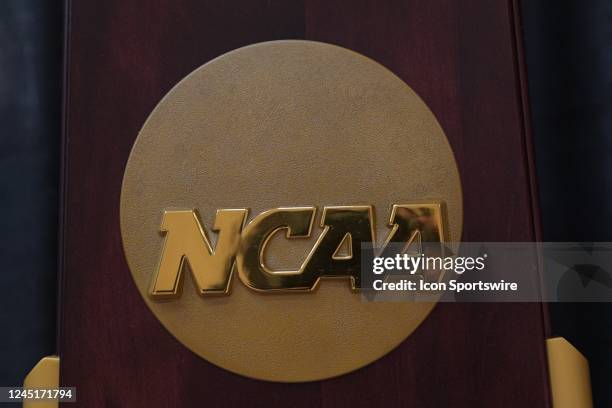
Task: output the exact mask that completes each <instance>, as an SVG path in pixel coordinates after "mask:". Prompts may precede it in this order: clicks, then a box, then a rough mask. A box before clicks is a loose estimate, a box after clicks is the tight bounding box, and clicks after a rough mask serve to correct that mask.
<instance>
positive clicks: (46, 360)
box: [23, 356, 60, 408]
mask: <svg viewBox="0 0 612 408" xmlns="http://www.w3.org/2000/svg"><path fill="white" fill-rule="evenodd" d="M59 372H60V359H59V357H58V356H48V357H43V358H42V359H41V360H40V361H39V362H38V363H37V364H36V365H35V366H34V368H32V370H31V371H30V372H29V373H28V375H26V378H25V379H24V380H23V388H58V387H59ZM58 406H59V403H58V402H57V401H44V402H42V401H41V402H33V401H24V402H23V408H57V407H58Z"/></svg>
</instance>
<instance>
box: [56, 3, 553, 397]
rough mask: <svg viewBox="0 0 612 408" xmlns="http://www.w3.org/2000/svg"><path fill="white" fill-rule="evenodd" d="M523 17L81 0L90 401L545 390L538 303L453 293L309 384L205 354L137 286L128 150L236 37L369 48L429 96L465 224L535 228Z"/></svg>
mask: <svg viewBox="0 0 612 408" xmlns="http://www.w3.org/2000/svg"><path fill="white" fill-rule="evenodd" d="M518 28H520V25H519V22H518V10H517V8H516V5H515V4H514V2H508V1H501V0H500V1H490V0H479V1H470V2H467V1H416V0H405V1H376V0H370V1H362V0H353V1H344V2H343V1H325V0H304V1H294V0H291V1H289V0H261V1H260V0H255V1H246V0H244V1H238V0H236V1H210V0H205V1H196V0H172V1H171V0H166V1H163V0H157V1H152V2H151V1H149V2H144V1H142V2H137V1H132V2H126V1H122V0H107V1H104V2H96V1H92V0H80V1H73V2H70V3H69V4H68V5H67V39H66V52H67V64H66V92H65V94H66V95H65V104H66V106H65V134H64V187H63V188H64V198H63V208H64V210H63V239H62V263H61V264H62V282H61V300H62V312H61V316H60V324H61V334H60V353H61V361H62V372H61V376H62V379H61V382H62V384H63V385H66V386H76V387H77V388H78V400H79V403H78V404H77V405H81V406H86V407H97V406H110V407H114V406H117V407H119V406H121V407H124V406H125V407H141V406H142V407H154V406H161V407H166V406H180V407H186V406H261V407H271V406H283V407H284V406H292V407H301V406H303V407H313V406H315V407H316V406H329V407H336V406H351V407H359V406H375V405H380V406H405V407H446V406H452V407H479V406H482V407H491V406H496V407H544V406H549V404H550V403H549V392H548V383H547V372H546V354H545V344H544V338H545V337H546V335H547V329H546V327H547V322H546V313H545V310H544V309H543V306H542V305H540V304H535V303H532V304H440V305H438V306H437V307H436V309H435V310H434V312H433V313H432V314H431V316H430V317H429V318H428V319H427V320H426V321H425V322H424V323H423V324H422V326H421V327H420V328H419V329H417V331H416V332H415V333H414V334H413V335H412V336H411V337H410V338H408V339H407V340H406V341H405V342H404V343H403V344H402V345H401V346H400V347H398V348H397V349H396V350H395V351H393V352H392V353H390V354H389V355H387V356H386V357H384V358H382V359H380V360H379V361H377V362H375V363H373V364H371V365H370V366H368V367H366V368H364V369H361V370H358V371H356V372H353V373H351V374H348V375H345V376H342V377H339V378H335V379H331V380H327V381H321V382H312V383H305V384H277V383H268V382H263V381H256V380H251V379H247V378H243V377H241V376H238V375H235V374H231V373H229V372H226V371H224V370H222V369H220V368H217V367H215V366H213V365H211V364H209V363H207V362H206V361H204V360H202V359H200V358H198V357H197V356H195V355H194V354H193V353H191V352H190V351H189V350H187V349H186V348H185V347H183V346H182V345H181V344H179V343H178V342H177V341H176V340H175V339H174V338H173V337H172V336H171V335H170V334H169V333H168V332H167V331H166V330H165V329H164V328H163V327H162V325H161V324H160V323H159V322H158V321H157V320H156V319H155V317H154V316H153V314H152V313H150V312H149V310H148V309H147V307H146V306H145V304H144V302H143V300H142V299H141V298H140V295H139V294H138V291H137V290H136V287H135V285H134V282H133V281H132V278H131V276H130V273H129V271H128V268H127V265H126V262H125V259H124V255H123V249H122V245H121V237H120V232H119V193H120V188H121V180H122V176H123V171H124V166H125V164H126V161H127V158H128V154H129V152H130V148H131V146H132V143H133V141H134V139H135V137H136V135H137V133H138V131H139V129H140V127H141V126H142V125H143V123H144V121H145V119H146V118H147V116H148V114H149V113H150V112H151V110H152V109H153V108H154V107H155V105H156V104H157V103H158V102H159V100H160V98H161V97H162V96H163V95H164V94H165V93H166V92H167V91H168V90H169V89H170V88H171V87H172V86H173V85H174V84H175V83H176V82H177V81H179V80H180V79H181V78H183V77H184V76H185V75H186V74H188V73H189V72H191V71H192V70H193V69H195V68H196V67H198V66H200V65H202V64H203V63H205V62H207V61H209V60H211V59H212V58H214V57H216V56H219V55H221V54H223V53H224V52H227V51H230V50H232V49H235V48H238V47H241V46H244V45H247V44H252V43H256V42H261V41H266V40H274V39H287V38H304V39H308V40H316V41H324V42H329V43H334V44H338V45H341V46H343V47H347V48H350V49H353V50H355V51H358V52H360V53H362V54H364V55H366V56H369V57H371V58H373V59H374V60H376V61H378V62H380V63H381V64H383V65H384V66H386V67H388V68H389V69H391V70H392V71H393V72H394V73H396V74H397V75H398V76H400V77H401V78H402V79H403V80H405V81H406V82H407V83H408V84H409V85H410V86H411V87H412V88H413V89H414V90H415V91H416V92H417V93H418V94H419V95H420V96H421V97H422V98H423V99H424V100H425V102H426V103H427V104H428V105H429V106H430V108H431V109H432V111H433V112H434V114H435V115H436V117H437V118H438V120H439V122H440V123H441V125H442V127H443V128H444V130H445V132H446V134H447V136H448V138H449V140H450V142H451V145H452V148H453V150H454V152H455V155H456V158H457V161H458V164H459V168H460V173H461V177H462V182H463V193H464V235H463V240H464V241H531V240H534V239H536V238H537V236H538V235H537V234H538V227H537V223H538V221H537V212H536V211H535V209H534V208H535V205H534V203H535V201H534V200H535V198H534V196H533V191H534V179H533V171H532V170H531V169H532V165H531V159H530V143H531V142H530V137H529V133H528V126H527V124H528V117H527V114H526V109H527V104H526V94H525V81H526V80H525V78H524V69H523V67H522V54H521V48H520V30H519V29H518ZM71 406H72V405H71Z"/></svg>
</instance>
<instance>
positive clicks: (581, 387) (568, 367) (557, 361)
mask: <svg viewBox="0 0 612 408" xmlns="http://www.w3.org/2000/svg"><path fill="white" fill-rule="evenodd" d="M546 351H547V354H548V374H549V377H550V388H551V395H552V400H553V407H554V408H592V407H593V400H592V394H591V377H590V375H589V362H588V360H587V359H586V358H585V357H584V356H583V355H582V354H581V353H580V352H579V351H578V350H577V349H576V348H575V347H574V346H572V345H571V344H570V343H569V342H568V341H567V340H565V339H564V338H563V337H554V338H552V339H547V340H546Z"/></svg>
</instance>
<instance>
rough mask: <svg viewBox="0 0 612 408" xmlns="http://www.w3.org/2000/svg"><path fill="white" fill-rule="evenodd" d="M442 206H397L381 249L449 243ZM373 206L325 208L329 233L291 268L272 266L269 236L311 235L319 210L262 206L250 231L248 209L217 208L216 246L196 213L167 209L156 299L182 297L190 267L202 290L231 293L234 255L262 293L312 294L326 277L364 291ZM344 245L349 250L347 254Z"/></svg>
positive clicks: (373, 241)
mask: <svg viewBox="0 0 612 408" xmlns="http://www.w3.org/2000/svg"><path fill="white" fill-rule="evenodd" d="M443 209H444V208H443V205H442V203H435V204H425V203H421V204H414V205H394V206H393V209H392V210H391V218H390V221H389V228H390V229H391V232H390V233H389V235H388V236H387V238H386V239H385V241H384V245H383V246H382V247H380V252H381V254H383V255H384V256H391V255H387V254H386V252H388V251H387V249H388V247H389V245H388V244H389V243H399V244H403V246H404V248H406V247H408V245H410V244H411V243H412V242H413V241H415V237H417V236H418V241H419V242H423V241H429V242H444V241H443V240H444V237H445V236H446V234H447V231H446V221H445V219H446V215H445V214H444V213H443V211H442V210H443ZM373 211H374V209H373V208H372V206H336V207H324V208H323V215H322V216H321V224H320V227H321V228H322V229H323V230H322V232H321V234H320V235H319V238H318V239H317V241H316V242H315V243H314V245H313V247H312V249H311V250H310V252H309V254H308V256H307V257H306V259H305V260H304V262H303V263H302V266H301V267H300V268H299V269H298V270H293V271H279V270H272V269H270V268H268V267H267V266H266V261H265V251H266V247H267V245H268V243H269V241H270V238H271V237H272V236H274V234H276V233H278V232H282V231H285V238H286V239H288V240H291V239H295V238H308V237H310V236H311V232H312V224H313V220H314V218H315V214H316V207H302V208H300V207H297V208H277V209H273V210H268V211H264V212H263V213H261V214H259V215H258V216H257V217H255V218H254V219H253V220H252V221H251V222H250V223H249V225H248V226H247V227H246V228H245V230H244V232H242V225H243V224H244V220H245V219H246V216H247V214H248V211H247V210H245V209H243V210H223V209H222V210H218V211H217V217H216V219H215V225H214V227H213V231H215V232H217V233H218V242H217V246H216V248H215V249H214V250H213V249H212V247H211V245H210V241H209V239H208V234H207V233H206V229H205V228H203V227H202V225H201V223H200V220H199V217H198V215H197V212H196V211H195V210H179V211H171V210H169V211H164V215H163V219H162V224H161V229H160V232H162V233H164V234H165V240H164V244H163V247H162V250H161V259H160V262H159V266H158V267H157V271H156V273H155V274H154V278H153V285H152V287H151V292H150V294H151V297H152V298H153V299H156V300H163V299H175V298H178V297H180V296H181V289H182V287H183V283H182V280H183V276H184V275H185V269H189V270H190V271H191V273H192V276H193V280H194V284H195V286H196V288H197V292H198V293H199V294H200V295H206V294H222V295H227V294H229V286H230V284H231V278H232V272H233V269H234V259H236V260H237V261H236V266H237V269H238V273H239V276H240V279H241V280H242V282H243V283H244V284H245V285H246V286H247V287H249V288H251V289H254V290H256V291H260V292H274V291H287V292H296V291H313V290H314V289H315V288H316V286H317V285H318V283H319V280H320V279H321V278H348V279H349V281H350V286H351V289H353V290H356V289H360V288H361V265H362V264H361V256H360V255H361V252H362V244H368V243H369V244H373V245H374V246H375V245H376V235H375V233H374V228H373V225H372V222H373V221H374V220H373V216H372V214H373ZM344 246H346V247H347V248H346V254H341V251H342V249H343V247H344ZM401 252H403V251H401ZM419 253H420V251H419Z"/></svg>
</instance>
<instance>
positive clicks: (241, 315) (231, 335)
mask: <svg viewBox="0 0 612 408" xmlns="http://www.w3.org/2000/svg"><path fill="white" fill-rule="evenodd" d="M415 63H418V61H415ZM417 200H418V201H420V202H422V203H435V202H444V203H445V204H446V211H447V213H448V228H447V229H446V231H447V232H448V234H446V235H447V236H445V237H443V238H444V239H445V240H447V241H449V242H450V241H458V240H459V239H460V237H461V225H462V197H461V184H460V179H459V173H458V170H457V166H456V163H455V160H454V157H453V153H452V151H451V149H450V147H449V144H448V141H447V139H446V137H445V135H444V132H443V131H442V129H441V127H440V125H439V124H438V122H437V121H436V119H435V117H434V116H433V114H432V113H431V112H430V110H429V109H428V108H427V106H426V105H425V103H424V102H423V101H422V100H421V99H420V98H419V97H418V96H417V95H416V93H415V92H414V91H413V90H412V89H410V87H408V86H407V85H406V84H405V83H404V82H402V81H401V80H400V79H398V78H397V77H396V76H395V75H393V74H392V73H391V72H389V71H388V70H387V69H386V68H384V67H382V66H381V65H379V64H378V63H376V62H374V61H372V60H370V59H368V58H366V57H364V56H361V55H359V54H357V53H354V52H352V51H349V50H346V49H343V48H340V47H336V46H333V45H328V44H321V43H313V42H307V41H278V42H271V43H262V44H256V45H253V46H249V47H245V48H241V49H239V50H236V51H233V52H230V53H228V54H225V55H223V56H221V57H219V58H217V59H215V60H213V61H211V62H209V63H207V64H206V65H204V66H202V67H200V68H198V69H197V70H195V71H194V72H192V73H191V74H189V75H188V76H187V77H186V78H185V79H183V80H182V81H181V82H180V83H179V84H178V85H177V86H175V87H174V88H173V89H172V90H171V91H170V92H169V93H168V94H167V95H166V96H165V97H164V99H163V100H162V101H161V102H160V103H159V104H158V106H157V107H156V108H155V109H154V111H153V112H152V113H151V115H150V116H149V118H148V119H147V120H146V123H145V124H144V126H143V128H142V130H141V132H140V133H139V135H138V138H137V140H136V142H135V145H134V147H133V150H132V152H131V154H130V158H129V160H128V163H127V166H126V170H125V175H124V179H123V186H122V193H121V203H120V206H121V208H120V210H121V234H122V239H123V245H124V250H125V255H126V259H127V263H128V265H129V269H130V272H131V274H132V276H133V278H134V281H135V283H136V287H137V288H138V291H139V292H140V293H141V295H142V298H143V300H144V301H145V302H146V304H147V305H148V307H149V308H150V309H151V311H152V313H154V314H155V316H156V317H157V318H158V319H159V321H160V322H161V323H162V324H163V326H164V327H165V328H167V329H168V331H169V332H170V333H172V335H173V336H175V337H176V338H177V340H178V341H180V342H181V343H182V344H184V345H185V346H186V347H188V348H189V349H191V350H192V351H193V352H194V353H196V354H197V355H199V356H201V357H203V358H205V359H207V360H208V361H210V362H211V363H213V364H216V365H218V366H220V367H223V368H225V369H228V370H231V371H233V372H235V373H239V374H242V375H246V376H249V377H254V378H259V379H264V380H271V381H288V382H295V381H310V380H318V379H323V378H329V377H333V376H337V375H341V374H343V373H346V372H349V371H352V370H355V369H357V368H360V367H363V366H364V365H366V364H368V363H370V362H372V361H374V360H376V359H378V358H380V357H381V356H383V355H385V354H386V353H388V352H389V351H391V350H392V349H393V348H395V347H396V346H398V345H399V344H400V343H401V342H402V341H403V340H404V339H406V337H407V336H409V335H410V334H411V333H412V332H413V331H414V330H415V329H417V327H418V326H419V324H420V323H421V322H422V321H423V320H424V319H425V318H426V317H427V315H428V313H429V312H430V311H431V310H432V308H433V307H434V304H432V303H409V302H405V303H402V302H393V303H382V302H370V303H368V302H362V300H361V297H360V296H359V295H358V294H356V293H354V292H352V291H351V290H350V280H351V277H352V276H354V275H352V274H350V273H348V274H347V270H348V268H347V265H350V264H351V262H352V259H354V256H355V251H356V250H357V245H358V243H357V237H358V236H361V237H363V236H367V235H368V234H371V233H372V229H373V230H374V233H375V235H376V236H377V237H378V239H379V240H380V242H384V241H385V239H387V238H388V237H390V236H391V238H390V239H391V240H397V241H399V242H405V241H406V236H407V235H409V234H410V233H411V231H413V230H414V226H415V225H418V229H419V231H421V230H422V231H421V232H420V234H421V235H423V234H430V233H431V231H435V230H436V228H429V229H427V228H426V226H427V225H431V224H432V223H434V224H435V223H436V222H439V219H438V217H437V215H436V213H435V211H434V212H431V211H429V212H428V211H425V210H418V211H413V210H411V209H410V208H408V209H405V208H403V205H404V204H406V203H408V204H411V203H414V202H415V201H417ZM393 204H397V205H398V207H396V208H395V209H394V207H392V205H393ZM314 206H318V208H319V210H318V211H314V210H312V209H313V208H314ZM324 206H328V208H327V210H324V208H323V207H324ZM370 206H371V207H370ZM296 207H297V208H298V209H301V210H297V212H296V213H292V214H284V215H283V214H281V215H275V217H280V220H281V221H283V222H282V223H280V222H278V221H279V219H277V220H276V221H277V222H270V220H267V221H266V220H265V219H264V218H260V219H259V220H260V221H261V224H260V225H259V226H258V228H254V227H253V228H250V226H251V225H252V223H253V221H255V220H256V219H257V217H259V215H260V214H262V213H264V212H266V211H277V210H281V211H285V210H286V209H287V208H290V209H295V208H296ZM346 207H349V208H352V209H351V210H350V211H347V208H346ZM247 208H248V209H249V213H248V215H247V216H246V219H245V220H244V224H240V222H239V221H238V219H239V218H240V214H239V213H232V214H230V215H232V216H236V217H235V218H232V217H230V218H231V219H230V218H227V219H224V221H227V222H226V223H224V224H223V225H221V224H217V223H218V222H221V220H219V219H218V217H219V215H218V214H217V210H220V209H247ZM193 209H197V215H196V217H195V218H194V216H193V215H191V214H187V215H185V214H180V216H179V215H177V216H178V218H180V219H173V220H170V219H169V218H165V217H164V213H165V212H166V217H167V216H168V213H167V212H172V211H177V212H181V211H185V210H187V212H188V213H189V212H190V211H191V210H193ZM270 209H277V210H270ZM235 211H238V212H240V211H243V210H235ZM370 211H371V213H372V214H371V217H372V218H371V221H370V223H369V224H370V225H367V224H368V223H365V222H363V223H362V222H361V221H359V220H364V217H365V214H366V213H367V212H370ZM405 211H407V214H408V216H407V217H403V218H402V213H403V212H405ZM410 211H413V214H409V212H410ZM311 212H314V213H315V214H313V216H312V217H310V213H311ZM324 213H325V214H324ZM390 213H391V214H392V215H391V216H390V215H389V214H390ZM323 215H324V217H323ZM283 217H284V218H283ZM287 217H288V218H287ZM344 217H348V218H344ZM397 217H399V218H397ZM222 218H223V217H222ZM339 218H340V221H341V220H342V219H351V220H355V221H359V222H360V224H359V225H355V226H351V227H350V228H348V227H347V225H346V224H345V223H344V222H339ZM390 218H392V219H393V221H392V222H391V224H393V226H391V227H390V226H389V225H388V223H387V222H385V221H386V220H389V219H390ZM396 218H397V220H396ZM376 220H379V221H378V222H376ZM404 220H406V221H404ZM196 221H197V222H196ZM168 222H169V223H168ZM173 222H176V223H179V222H182V223H184V224H183V225H184V227H185V229H186V231H188V232H187V234H190V235H191V236H192V239H193V242H194V243H196V242H198V240H199V244H198V247H199V248H200V253H199V254H198V255H195V256H194V257H195V259H194V260H192V259H191V256H187V259H188V261H186V262H185V261H184V260H183V261H182V262H183V264H181V259H183V258H184V256H183V255H185V254H182V252H183V249H177V250H176V251H175V252H172V251H174V249H176V247H174V246H173V245H175V244H173V243H171V242H170V241H171V240H172V239H173V238H172V229H173V226H174V225H175V224H173ZM162 223H164V225H165V227H162V229H163V228H166V229H165V231H162V232H160V226H161V225H162ZM198 223H199V225H198ZM215 224H217V227H218V230H219V231H220V232H219V234H217V233H215V232H214V231H213V230H212V229H213V227H215ZM273 224H277V225H276V226H274V225H273ZM239 225H240V226H241V227H242V233H241V237H242V236H243V235H244V236H246V235H248V236H250V237H251V238H248V239H247V241H248V240H250V242H251V243H252V245H254V246H255V247H258V248H257V250H256V251H252V254H253V255H252V256H253V257H255V254H256V255H257V258H253V259H257V260H258V261H257V262H255V263H256V265H251V266H250V268H251V269H248V270H247V274H249V276H248V277H247V279H245V280H246V281H247V282H251V284H252V286H254V287H258V286H259V287H262V286H263V287H268V286H272V287H274V285H277V283H274V280H272V281H270V280H268V279H266V280H264V281H261V279H260V280H258V277H260V275H262V274H263V273H267V274H273V275H274V276H276V274H277V273H278V272H283V271H286V272H288V275H291V272H292V271H293V272H295V271H299V270H300V269H301V268H302V267H303V265H304V261H305V259H306V258H307V257H308V256H309V255H310V254H311V252H312V250H313V248H314V247H315V244H317V242H319V245H318V248H319V250H318V251H315V253H313V254H312V257H313V259H312V260H311V262H309V263H308V264H307V265H306V266H304V268H312V269H313V270H314V272H309V273H310V274H312V276H316V275H317V274H318V275H319V276H321V275H323V276H324V275H329V276H337V275H340V278H338V279H326V278H322V279H321V282H320V283H319V284H318V285H316V290H315V291H314V292H309V291H308V290H306V289H304V291H301V290H298V291H296V293H291V294H287V293H283V292H284V291H272V293H266V294H262V293H259V292H258V291H257V290H253V289H252V288H249V287H246V286H245V285H243V284H242V283H240V282H234V283H233V284H232V283H231V280H232V279H231V277H230V276H229V274H227V270H228V267H229V266H228V265H229V259H231V257H232V254H233V253H235V254H236V262H235V264H236V265H237V264H238V263H239V262H240V261H239V260H238V258H239V253H241V251H242V250H244V251H246V250H247V249H248V248H247V247H244V248H241V247H240V246H241V245H243V244H240V245H238V246H239V248H236V241H235V240H233V239H230V236H231V235H232V234H228V236H226V237H225V238H224V236H223V235H224V231H225V230H226V229H228V231H229V229H232V230H233V231H234V232H235V231H236V230H237V229H238V226H239ZM279 225H283V226H285V225H286V226H289V225H290V226H291V230H290V231H289V228H287V227H285V228H281V229H278V227H279ZM310 225H311V227H310V228H311V230H310V233H309V234H307V232H308V231H307V230H308V228H309V226H310ZM217 227H215V228H217ZM349 229H350V230H351V231H353V230H354V232H351V239H350V240H348V239H347V240H346V242H344V244H343V245H344V247H346V246H347V245H350V248H351V250H348V249H346V248H344V249H343V250H342V251H341V252H340V253H338V254H336V252H337V249H338V247H339V246H340V244H341V242H342V241H343V240H344V238H345V236H346V233H347V230H349ZM247 230H248V231H247ZM325 230H327V232H325V234H324V233H323V231H325ZM426 230H428V231H430V232H425V231H426ZM438 230H439V229H438ZM205 231H209V233H207V232H205ZM288 232H289V234H290V235H289V237H288V236H287V233H288ZM207 234H208V235H207ZM301 234H305V235H308V236H304V237H302V238H300V237H298V236H299V235H301ZM434 235H435V233H434ZM234 236H235V235H234ZM263 236H265V237H266V238H265V239H264V240H263V241H260V239H259V238H261V237H263ZM332 238H333V239H332ZM421 238H423V239H425V238H424V237H421ZM430 238H431V237H430ZM241 242H244V241H243V239H242V238H241ZM173 248H174V249H173ZM202 248H204V249H205V250H204V251H201V249H202ZM163 251H170V252H168V253H167V255H168V260H167V265H168V268H169V269H167V271H168V272H164V271H166V269H165V268H162V266H164V267H165V265H162V262H160V260H161V259H162V258H163V257H162V252H163ZM190 251H191V249H190ZM319 251H320V252H319ZM317 252H318V253H317ZM350 252H352V255H353V258H349V257H348V254H349V253H350ZM189 254H191V252H189ZM319 256H320V257H321V258H320V260H319V259H317V257H319ZM250 257H251V255H249V257H248V258H249V259H251V258H250ZM330 259H331V261H330ZM241 262H243V263H248V264H251V262H250V261H248V259H245V258H244V257H243V258H242V261H241ZM196 264H197V266H196ZM200 266H201V267H202V268H206V270H207V271H208V270H212V271H214V273H211V274H208V272H206V273H200V272H198V271H199V270H200ZM158 268H159V272H158V274H157V277H159V279H157V278H156V271H157V270H158ZM179 268H180V271H181V272H182V273H181V274H177V273H176V272H177V271H178V270H179ZM317 268H318V269H317ZM237 269H238V268H236V271H234V278H233V280H234V281H236V280H237V279H236V276H238V275H239V273H238V270H237ZM202 270H204V269H202ZM223 271H225V274H224V273H223ZM123 272H124V271H116V273H123ZM304 272H306V271H304ZM315 272H316V273H315ZM192 275H193V276H192ZM281 275H282V273H281ZM347 275H348V276H347ZM198 279H199V281H198ZM227 279H229V281H228V280H227ZM291 279H296V278H291ZM251 280H252V281H251ZM154 281H156V282H157V283H153V282H154ZM181 281H182V295H181V296H178V295H179V294H180V293H181ZM228 282H229V283H228ZM294 284H295V286H296V287H297V288H306V287H309V286H311V284H312V280H308V281H306V282H299V280H298V282H297V283H295V282H294ZM156 285H158V286H156ZM228 285H229V286H228ZM284 285H285V284H282V285H281V286H284ZM203 288H204V289H206V288H210V289H212V290H211V291H210V293H216V294H220V295H222V294H224V293H226V291H227V290H229V289H230V288H231V294H230V295H229V296H199V295H198V293H200V294H202V295H206V294H207V292H206V291H203V290H202V289H203ZM153 290H155V292H156V294H157V295H159V298H158V299H155V295H153V296H152V295H151V293H152V291H153ZM164 299H171V301H159V300H164ZM163 358H173V356H170V355H169V356H165V357H163Z"/></svg>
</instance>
